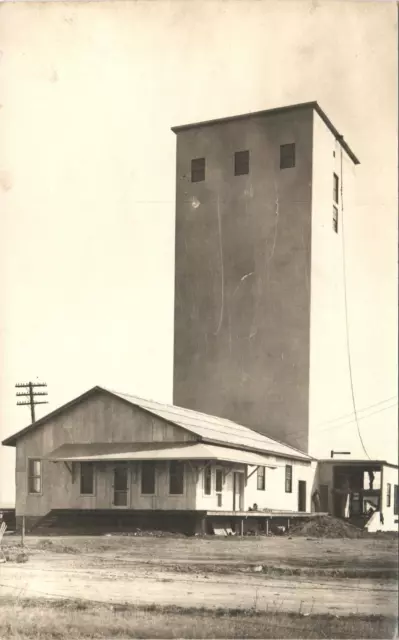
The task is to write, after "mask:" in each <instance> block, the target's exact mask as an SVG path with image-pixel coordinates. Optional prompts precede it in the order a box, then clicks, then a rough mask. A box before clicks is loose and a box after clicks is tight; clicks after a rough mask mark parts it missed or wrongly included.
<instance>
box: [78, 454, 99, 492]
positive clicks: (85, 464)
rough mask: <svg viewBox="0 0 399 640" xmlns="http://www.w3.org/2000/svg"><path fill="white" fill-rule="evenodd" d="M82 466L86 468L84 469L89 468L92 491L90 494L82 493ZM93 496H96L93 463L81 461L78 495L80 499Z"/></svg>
mask: <svg viewBox="0 0 399 640" xmlns="http://www.w3.org/2000/svg"><path fill="white" fill-rule="evenodd" d="M84 466H86V468H88V467H89V468H91V481H92V491H91V492H90V493H88V492H85V493H83V491H82V479H83V474H82V470H83V467H84ZM95 494H96V479H95V464H94V462H90V461H83V462H81V463H80V464H79V495H80V496H82V497H85V496H94V495H95Z"/></svg>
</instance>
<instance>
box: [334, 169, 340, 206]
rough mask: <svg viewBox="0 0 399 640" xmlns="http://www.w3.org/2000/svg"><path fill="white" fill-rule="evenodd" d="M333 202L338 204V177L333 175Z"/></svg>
mask: <svg viewBox="0 0 399 640" xmlns="http://www.w3.org/2000/svg"><path fill="white" fill-rule="evenodd" d="M333 202H334V203H335V204H339V176H338V175H337V174H336V173H335V171H334V173H333Z"/></svg>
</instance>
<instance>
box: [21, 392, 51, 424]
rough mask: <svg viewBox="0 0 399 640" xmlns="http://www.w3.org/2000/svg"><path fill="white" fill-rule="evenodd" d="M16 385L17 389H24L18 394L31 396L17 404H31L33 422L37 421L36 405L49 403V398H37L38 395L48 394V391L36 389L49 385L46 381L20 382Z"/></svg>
mask: <svg viewBox="0 0 399 640" xmlns="http://www.w3.org/2000/svg"><path fill="white" fill-rule="evenodd" d="M15 386H16V388H17V389H23V391H17V396H25V397H28V398H29V400H27V401H26V402H22V401H20V402H17V405H25V406H26V405H29V406H30V414H31V418H32V424H33V423H34V422H35V406H36V405H37V404H48V401H47V400H35V398H36V397H37V396H47V391H35V389H36V388H37V387H47V384H46V383H45V382H27V383H26V384H24V383H18V384H16V385H15Z"/></svg>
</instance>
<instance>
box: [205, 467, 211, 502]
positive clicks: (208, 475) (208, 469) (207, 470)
mask: <svg viewBox="0 0 399 640" xmlns="http://www.w3.org/2000/svg"><path fill="white" fill-rule="evenodd" d="M208 479H209V492H208V491H207V480H208ZM212 485H213V472H212V465H210V464H208V465H207V466H206V467H205V468H204V473H203V493H204V496H207V497H209V496H211V495H212Z"/></svg>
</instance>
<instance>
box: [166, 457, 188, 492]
mask: <svg viewBox="0 0 399 640" xmlns="http://www.w3.org/2000/svg"><path fill="white" fill-rule="evenodd" d="M172 465H176V468H180V469H181V470H182V475H181V478H182V490H181V491H179V492H177V491H171V489H172V486H171V485H172V478H174V477H176V473H173V474H172V471H171V469H172ZM185 475H186V474H185V464H184V462H183V461H182V460H169V495H170V496H183V495H184V491H185Z"/></svg>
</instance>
